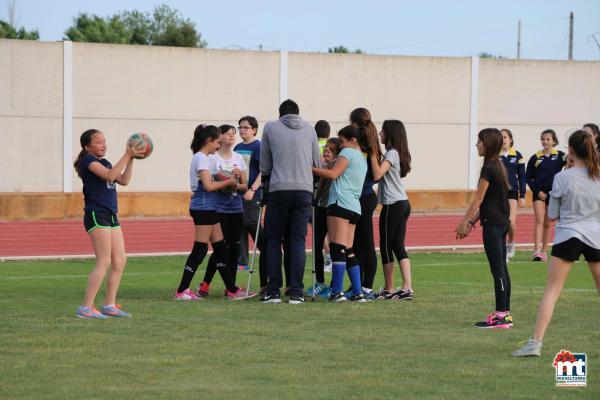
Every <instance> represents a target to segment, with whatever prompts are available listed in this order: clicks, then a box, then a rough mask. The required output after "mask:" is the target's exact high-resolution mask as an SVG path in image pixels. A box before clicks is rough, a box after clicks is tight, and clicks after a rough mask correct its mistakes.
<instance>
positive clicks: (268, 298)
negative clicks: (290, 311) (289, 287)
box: [260, 294, 281, 304]
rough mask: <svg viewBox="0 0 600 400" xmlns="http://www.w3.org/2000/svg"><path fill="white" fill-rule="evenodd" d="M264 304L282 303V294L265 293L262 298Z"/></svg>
mask: <svg viewBox="0 0 600 400" xmlns="http://www.w3.org/2000/svg"><path fill="white" fill-rule="evenodd" d="M260 302H261V303H262V304H279V303H281V296H280V295H278V294H265V295H264V296H263V297H261V298H260Z"/></svg>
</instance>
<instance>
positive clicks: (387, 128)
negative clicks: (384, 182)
mask: <svg viewBox="0 0 600 400" xmlns="http://www.w3.org/2000/svg"><path fill="white" fill-rule="evenodd" d="M381 129H382V130H383V133H384V135H385V143H384V144H385V148H386V149H395V150H396V151H397V152H398V155H399V156H400V177H402V178H404V177H405V176H406V175H407V174H408V173H409V172H410V161H411V157H410V151H408V139H407V138H406V128H405V127H404V124H403V123H402V121H398V120H397V119H388V120H385V121H383V125H382V126H381Z"/></svg>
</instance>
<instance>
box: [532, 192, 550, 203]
mask: <svg viewBox="0 0 600 400" xmlns="http://www.w3.org/2000/svg"><path fill="white" fill-rule="evenodd" d="M542 192H544V191H543V190H542ZM544 193H546V192H544ZM549 193H550V191H548V193H547V194H546V200H542V199H540V198H539V197H538V194H537V193H532V194H531V195H532V196H533V197H532V199H531V201H532V203H533V202H534V201H543V202H544V203H546V205H548V204H550V194H549Z"/></svg>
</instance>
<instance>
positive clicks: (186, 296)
mask: <svg viewBox="0 0 600 400" xmlns="http://www.w3.org/2000/svg"><path fill="white" fill-rule="evenodd" d="M173 300H178V301H197V300H204V298H202V297H198V296H196V294H194V292H192V291H191V290H190V289H185V290H184V291H183V292H181V293H177V292H175V295H174V296H173Z"/></svg>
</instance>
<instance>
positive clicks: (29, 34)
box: [0, 20, 40, 40]
mask: <svg viewBox="0 0 600 400" xmlns="http://www.w3.org/2000/svg"><path fill="white" fill-rule="evenodd" d="M0 38H1V39H23V40H38V39H39V38H40V34H39V32H38V31H37V30H34V31H27V30H26V29H25V28H23V27H21V28H19V29H17V28H15V27H14V26H12V25H11V24H9V23H8V22H6V21H2V20H0Z"/></svg>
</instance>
